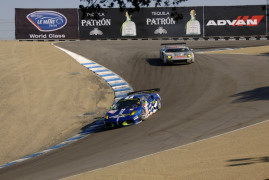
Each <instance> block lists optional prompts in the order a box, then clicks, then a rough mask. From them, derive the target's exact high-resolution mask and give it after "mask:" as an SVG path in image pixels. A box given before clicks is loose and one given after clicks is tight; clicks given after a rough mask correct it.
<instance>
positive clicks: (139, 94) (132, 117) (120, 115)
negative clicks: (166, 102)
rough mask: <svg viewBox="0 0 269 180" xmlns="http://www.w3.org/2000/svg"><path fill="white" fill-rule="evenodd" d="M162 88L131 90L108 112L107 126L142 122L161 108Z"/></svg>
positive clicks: (106, 117) (121, 125)
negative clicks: (160, 92) (160, 93)
mask: <svg viewBox="0 0 269 180" xmlns="http://www.w3.org/2000/svg"><path fill="white" fill-rule="evenodd" d="M159 91H160V89H159V88H157V89H148V90H142V91H135V92H130V93H128V94H127V96H126V97H124V98H122V99H120V100H119V101H117V102H115V103H114V104H113V105H112V107H111V109H110V110H109V111H108V112H107V114H106V116H105V119H104V122H105V126H106V127H107V128H115V127H124V126H130V125H133V124H137V123H140V122H142V121H144V120H145V119H147V118H148V117H149V116H150V115H152V114H153V113H155V112H156V111H158V110H160V109H161V97H160V95H159V94H157V93H156V92H159Z"/></svg>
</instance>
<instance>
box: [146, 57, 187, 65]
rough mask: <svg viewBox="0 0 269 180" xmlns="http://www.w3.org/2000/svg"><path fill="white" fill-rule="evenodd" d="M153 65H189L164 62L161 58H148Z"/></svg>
mask: <svg viewBox="0 0 269 180" xmlns="http://www.w3.org/2000/svg"><path fill="white" fill-rule="evenodd" d="M146 61H147V62H148V63H149V64H150V65H151V66H183V65H188V64H186V63H176V64H164V63H163V61H162V60H161V59H160V58H149V59H147V60H146Z"/></svg>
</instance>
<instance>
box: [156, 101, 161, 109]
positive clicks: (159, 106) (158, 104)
mask: <svg viewBox="0 0 269 180" xmlns="http://www.w3.org/2000/svg"><path fill="white" fill-rule="evenodd" d="M161 108H162V103H161V100H160V99H158V100H157V109H158V110H160V109H161Z"/></svg>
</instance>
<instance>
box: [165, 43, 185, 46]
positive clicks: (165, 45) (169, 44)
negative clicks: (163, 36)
mask: <svg viewBox="0 0 269 180" xmlns="http://www.w3.org/2000/svg"><path fill="white" fill-rule="evenodd" d="M180 44H186V43H185V42H182V43H164V44H161V46H167V45H180Z"/></svg>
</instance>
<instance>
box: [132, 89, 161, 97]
mask: <svg viewBox="0 0 269 180" xmlns="http://www.w3.org/2000/svg"><path fill="white" fill-rule="evenodd" d="M159 91H160V88H155V89H146V90H140V91H133V92H129V93H128V94H127V95H128V96H129V95H131V94H143V93H155V92H159Z"/></svg>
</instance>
